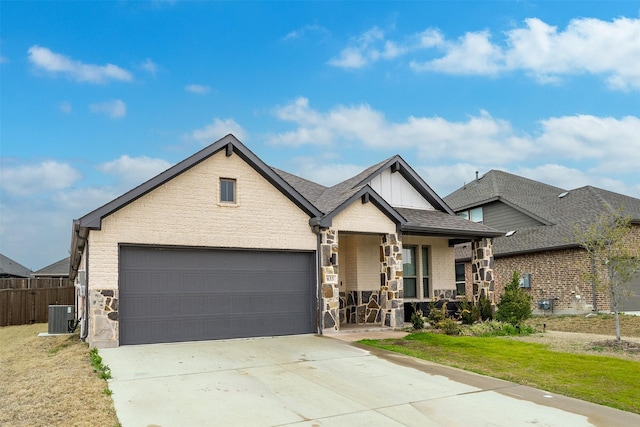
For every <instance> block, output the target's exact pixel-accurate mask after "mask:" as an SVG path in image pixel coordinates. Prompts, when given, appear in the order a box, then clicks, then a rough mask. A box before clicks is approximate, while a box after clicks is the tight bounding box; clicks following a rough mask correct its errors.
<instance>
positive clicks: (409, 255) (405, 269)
mask: <svg viewBox="0 0 640 427" xmlns="http://www.w3.org/2000/svg"><path fill="white" fill-rule="evenodd" d="M416 261H417V260H416V247H415V246H405V247H403V248H402V276H403V283H404V297H405V298H416V297H417V296H418V294H417V292H416V291H417V289H416V271H417V269H416Z"/></svg>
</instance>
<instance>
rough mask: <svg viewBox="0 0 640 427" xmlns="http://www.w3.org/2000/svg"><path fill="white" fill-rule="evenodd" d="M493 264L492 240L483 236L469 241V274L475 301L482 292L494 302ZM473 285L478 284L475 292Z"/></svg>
mask: <svg viewBox="0 0 640 427" xmlns="http://www.w3.org/2000/svg"><path fill="white" fill-rule="evenodd" d="M493 265H494V261H493V240H492V239H491V238H487V237H485V238H483V239H481V240H474V241H473V242H471V275H472V282H473V284H474V293H473V297H474V300H475V301H477V300H478V299H479V298H480V295H482V294H484V295H485V296H486V297H487V298H489V300H490V301H491V302H492V303H495V300H494V274H493ZM475 285H477V286H478V291H477V292H476V291H475Z"/></svg>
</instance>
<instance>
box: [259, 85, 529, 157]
mask: <svg viewBox="0 0 640 427" xmlns="http://www.w3.org/2000/svg"><path fill="white" fill-rule="evenodd" d="M275 113H276V116H277V117H278V118H279V119H280V120H283V121H289V122H293V123H294V124H296V125H297V129H295V130H292V131H287V132H283V133H279V134H274V135H271V136H270V137H268V139H267V141H268V142H269V143H271V144H274V145H287V146H294V147H295V146H301V145H308V144H311V145H323V146H327V145H336V144H338V143H340V142H345V141H348V142H357V143H362V144H363V145H365V146H367V147H369V148H376V149H385V148H388V147H389V146H390V145H391V143H390V141H393V147H395V148H401V149H416V150H417V151H418V153H419V154H421V155H424V156H429V157H435V158H439V157H443V156H454V157H455V158H458V159H473V158H475V157H476V155H477V154H476V153H477V152H478V151H484V152H492V153H494V154H493V157H494V158H495V159H497V160H496V161H502V162H506V161H509V160H513V159H514V158H515V157H517V156H521V155H523V154H526V153H527V152H532V151H533V150H534V149H535V148H534V146H533V144H532V142H531V141H528V140H526V139H524V138H521V137H518V136H517V135H516V134H515V132H514V130H513V129H512V128H511V125H510V124H509V123H508V122H506V121H504V120H499V119H494V118H493V117H491V115H489V113H487V112H484V111H483V112H481V113H480V114H479V115H478V116H472V117H469V118H468V120H466V121H463V122H450V121H447V120H445V119H443V118H440V117H413V116H410V117H408V118H407V120H406V121H404V122H396V123H394V122H389V121H388V120H387V119H386V118H385V117H384V114H383V113H381V112H379V111H376V110H374V109H372V108H371V107H370V106H368V105H366V104H363V105H357V106H350V107H346V106H342V105H339V106H337V107H334V108H333V109H331V110H330V111H328V112H326V113H323V112H319V111H316V110H314V109H312V108H311V107H310V106H309V101H308V100H307V99H306V98H298V99H296V100H295V101H293V102H292V103H290V104H288V105H285V106H284V107H279V108H278V109H277V110H276V112H275ZM472 141H473V146H474V147H475V148H474V150H470V149H469V145H470V144H471V142H472ZM476 150H478V151H476Z"/></svg>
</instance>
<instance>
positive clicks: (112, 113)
mask: <svg viewBox="0 0 640 427" xmlns="http://www.w3.org/2000/svg"><path fill="white" fill-rule="evenodd" d="M89 109H90V110H91V112H92V113H98V114H106V115H108V116H109V117H111V118H112V119H121V118H123V117H124V116H126V115H127V105H126V104H125V103H124V102H123V101H122V100H120V99H112V100H110V101H105V102H99V103H96V104H91V105H89Z"/></svg>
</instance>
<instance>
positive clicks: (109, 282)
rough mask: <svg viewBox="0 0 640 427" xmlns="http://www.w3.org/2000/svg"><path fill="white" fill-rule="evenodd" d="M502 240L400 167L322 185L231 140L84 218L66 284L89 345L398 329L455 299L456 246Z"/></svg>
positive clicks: (388, 165)
mask: <svg viewBox="0 0 640 427" xmlns="http://www.w3.org/2000/svg"><path fill="white" fill-rule="evenodd" d="M499 234H500V233H498V232H496V231H495V230H492V229H491V228H489V227H487V226H484V225H482V224H475V223H472V222H469V221H466V220H464V219H462V218H460V217H458V216H456V215H455V213H454V212H453V211H452V210H451V209H450V208H449V207H448V206H447V205H446V204H445V203H444V202H443V201H442V199H441V198H440V197H439V196H438V195H437V194H435V193H434V192H433V190H432V189H431V188H430V187H429V186H428V185H427V184H426V183H425V182H424V181H423V180H422V178H421V177H420V176H419V175H418V174H417V173H416V172H415V171H414V170H413V169H412V168H411V167H410V166H409V165H408V164H407V163H406V162H405V161H404V160H403V159H402V158H401V157H399V156H394V157H392V158H390V159H388V160H386V161H384V162H381V163H379V164H377V165H374V166H372V167H370V168H368V169H367V170H365V171H363V172H362V173H360V174H358V175H357V176H355V177H353V178H351V179H349V180H347V181H344V182H342V183H340V184H338V185H335V186H333V187H324V186H322V185H319V184H316V183H313V182H311V181H308V180H305V179H303V178H300V177H297V176H294V175H291V174H289V173H286V172H284V171H280V170H277V169H273V168H271V167H269V166H267V165H266V164H265V163H264V162H263V161H262V160H260V159H259V158H258V157H257V156H256V155H255V154H254V153H252V152H251V151H250V150H249V149H248V148H247V147H245V146H244V145H243V144H242V143H241V142H240V141H238V140H237V139H236V138H235V137H234V136H233V135H228V136H226V137H224V138H222V139H221V140H219V141H217V142H215V143H213V144H212V145H210V146H208V147H206V148H204V149H203V150H201V151H199V152H198V153H196V154H194V155H193V156H191V157H189V158H187V159H185V160H184V161H182V162H180V163H178V164H177V165H175V166H173V167H171V168H170V169H168V170H166V171H165V172H163V173H161V174H160V175H158V176H156V177H154V178H152V179H151V180H149V181H147V182H145V183H143V184H142V185H140V186H138V187H136V188H134V189H133V190H131V191H129V192H128V193H126V194H124V195H122V196H120V197H118V198H117V199H115V200H113V201H111V202H109V203H107V204H106V205H104V206H102V207H100V208H98V209H96V210H94V211H93V212H90V213H88V214H87V215H85V216H83V217H82V218H80V219H77V220H75V221H74V222H73V234H72V236H73V237H72V242H71V261H70V262H71V270H70V277H71V279H72V280H75V283H76V286H77V289H78V298H79V317H80V318H81V319H82V322H81V334H82V337H83V338H86V339H87V340H88V341H89V343H90V344H91V345H92V346H99V347H105V346H117V345H126V344H140V343H153V342H172V341H190V340H206V339H222V338H236V337H253V336H271V335H288V334H299V333H327V332H335V331H338V330H340V328H341V327H344V326H346V325H360V324H369V325H372V324H373V325H381V326H382V325H384V326H388V327H397V326H401V325H403V322H404V308H405V304H406V303H408V302H409V301H424V300H429V299H431V298H433V297H434V296H435V297H439V296H449V297H452V296H454V295H455V275H454V269H453V266H454V262H455V250H454V244H456V243H460V242H471V241H473V244H474V245H475V246H476V247H478V251H477V252H478V253H482V254H483V256H486V257H488V258H490V252H489V251H483V245H484V244H486V243H487V242H489V241H490V238H491V237H493V236H497V235H499ZM476 262H478V263H479V264H480V263H482V262H489V260H488V259H477V260H476ZM487 276H490V271H489V270H487ZM480 285H481V286H482V287H488V286H489V285H490V283H489V282H488V281H486V282H483V283H481V284H480Z"/></svg>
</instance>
